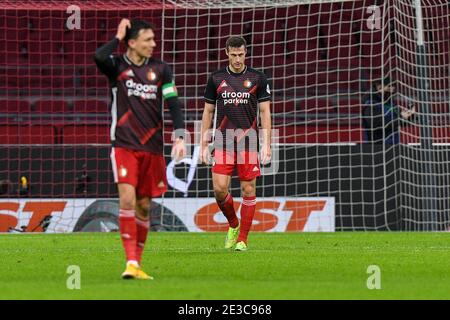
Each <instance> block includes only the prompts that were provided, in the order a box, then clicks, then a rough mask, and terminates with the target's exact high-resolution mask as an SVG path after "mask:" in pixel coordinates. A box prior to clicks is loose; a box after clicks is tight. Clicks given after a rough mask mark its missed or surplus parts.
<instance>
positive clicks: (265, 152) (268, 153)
mask: <svg viewBox="0 0 450 320" xmlns="http://www.w3.org/2000/svg"><path fill="white" fill-rule="evenodd" d="M271 158H272V149H271V148H270V144H266V143H264V144H263V146H262V148H261V164H267V163H269V162H270V159H271Z"/></svg>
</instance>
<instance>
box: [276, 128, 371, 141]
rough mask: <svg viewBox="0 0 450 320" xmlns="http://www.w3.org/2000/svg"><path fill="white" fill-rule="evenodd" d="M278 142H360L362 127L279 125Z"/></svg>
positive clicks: (361, 139)
mask: <svg viewBox="0 0 450 320" xmlns="http://www.w3.org/2000/svg"><path fill="white" fill-rule="evenodd" d="M274 129H278V130H279V137H280V143H361V142H362V141H363V129H362V128H361V127H359V126H349V125H346V126H336V125H329V126H327V125H306V126H305V125H299V126H294V125H291V126H281V127H278V128H274Z"/></svg>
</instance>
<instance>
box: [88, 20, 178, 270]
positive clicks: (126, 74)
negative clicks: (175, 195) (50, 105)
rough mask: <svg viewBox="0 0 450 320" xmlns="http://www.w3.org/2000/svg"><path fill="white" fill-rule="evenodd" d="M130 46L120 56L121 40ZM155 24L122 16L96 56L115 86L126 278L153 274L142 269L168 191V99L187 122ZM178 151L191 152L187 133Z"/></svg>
mask: <svg viewBox="0 0 450 320" xmlns="http://www.w3.org/2000/svg"><path fill="white" fill-rule="evenodd" d="M122 40H123V41H124V42H125V45H126V46H127V51H126V53H124V54H123V55H118V56H115V55H113V52H114V51H115V49H116V48H117V47H118V45H119V43H120V41H122ZM155 47H156V43H155V34H154V27H153V26H152V25H151V24H149V23H147V22H145V21H142V20H132V21H130V20H128V19H122V20H121V22H120V24H119V26H118V29H117V34H116V36H115V37H114V38H113V39H112V40H111V41H110V42H108V43H106V44H105V45H103V46H102V47H100V48H99V49H97V51H96V52H95V62H96V64H97V67H98V68H99V70H100V71H101V72H102V73H103V74H105V75H106V76H107V77H108V79H109V84H110V87H111V95H112V96H111V114H112V124H111V143H112V150H111V161H112V167H113V173H114V179H115V182H116V183H117V186H118V191H119V199H120V214H119V228H120V235H121V239H122V243H123V246H124V249H125V255H126V259H127V265H126V270H125V272H124V273H123V274H122V278H124V279H151V277H150V276H148V275H147V274H146V273H145V272H144V271H143V270H142V269H141V258H142V253H143V251H144V245H145V241H146V239H147V232H148V229H149V210H150V203H151V198H154V197H159V196H161V195H162V194H163V193H164V192H165V191H167V178H166V164H165V161H164V156H163V146H164V142H163V133H162V125H163V123H162V122H163V121H162V119H163V118H162V112H163V99H164V100H165V101H166V102H167V104H168V107H169V111H170V114H171V117H172V121H173V125H174V129H181V128H184V121H183V114H182V112H181V108H180V106H179V102H178V98H177V90H176V87H175V83H174V80H173V76H172V72H171V70H170V68H169V66H168V65H167V64H166V63H165V62H163V61H161V60H158V59H156V58H154V57H152V55H153V50H154V49H155ZM172 155H173V156H174V158H175V159H176V160H180V159H182V158H183V157H184V156H185V155H186V147H185V143H184V140H183V137H182V136H179V137H177V138H176V139H175V141H174V143H173V147H172Z"/></svg>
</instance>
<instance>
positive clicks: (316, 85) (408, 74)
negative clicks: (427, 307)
mask: <svg viewBox="0 0 450 320" xmlns="http://www.w3.org/2000/svg"><path fill="white" fill-rule="evenodd" d="M124 17H127V18H142V19H145V20H148V21H151V22H152V23H153V24H154V25H155V26H156V30H155V31H156V37H157V38H156V41H157V45H158V47H157V52H156V53H155V56H156V57H158V58H160V59H162V60H164V61H166V62H167V63H168V64H169V65H170V66H171V68H172V70H173V73H174V77H175V83H176V85H177V89H178V93H179V97H180V101H181V102H182V105H183V107H184V114H185V121H186V124H187V129H188V130H189V132H191V140H190V142H191V143H190V144H189V148H188V152H189V156H188V157H187V158H186V159H185V160H184V161H182V162H181V163H178V164H176V163H174V162H173V161H171V159H170V146H171V142H170V134H171V132H172V127H171V119H170V116H165V119H164V124H165V126H164V136H165V143H166V146H165V155H166V160H167V164H168V170H167V173H168V178H169V184H170V188H169V191H168V192H167V193H166V194H165V196H164V197H163V198H160V199H154V203H153V209H152V228H153V229H154V230H183V231H186V230H189V231H221V230H226V228H227V224H226V220H225V218H223V217H222V215H221V214H220V213H219V209H218V207H217V206H216V204H215V201H214V198H213V197H214V195H213V190H212V181H211V172H210V167H208V166H205V165H201V164H199V163H198V131H199V121H200V120H201V116H202V112H203V107H204V100H203V93H204V89H205V85H206V82H207V79H208V76H209V75H210V74H211V72H213V71H215V70H217V69H219V68H222V67H224V66H226V65H227V57H226V55H225V51H224V47H225V41H226V40H227V38H228V37H229V36H231V35H242V36H243V37H244V38H245V39H246V41H247V44H248V48H247V49H248V52H247V59H246V63H247V64H248V65H249V66H251V67H253V68H255V69H259V70H261V71H263V72H264V73H265V74H266V75H267V77H268V79H269V82H270V86H271V92H272V101H271V111H272V127H273V129H274V142H273V146H272V148H273V153H274V157H273V160H272V162H271V163H270V164H269V165H266V166H264V167H263V176H262V177H261V178H259V179H258V180H257V197H258V204H257V212H256V215H255V224H254V226H253V230H256V231H333V230H343V231H347V230H447V229H448V228H449V225H450V216H449V213H448V212H449V209H450V197H449V190H450V181H449V178H448V177H449V175H448V172H449V170H448V169H449V159H448V155H449V148H448V145H447V143H448V142H449V140H450V130H449V124H448V121H449V107H450V102H449V89H450V85H449V71H450V61H449V60H450V45H449V41H450V38H449V34H450V29H449V28H450V27H449V25H450V7H449V4H448V1H445V0H423V1H415V0H386V1H376V0H372V1H369V0H365V1H363V0H361V1H319V0H309V1H289V0H285V1H281V0H280V1H240V0H230V1H227V0H225V1H217V0H204V1H202V0H197V1H169V0H166V1H154V2H151V3H142V2H139V1H136V2H133V1H131V2H130V1H126V2H125V1H109V0H103V1H100V0H98V1H89V2H86V1H71V2H65V1H3V2H2V3H1V4H0V18H1V19H0V20H1V24H2V31H0V34H1V40H2V42H3V43H5V45H4V46H2V47H1V49H0V50H1V52H0V75H1V76H2V78H3V79H4V81H3V82H2V83H0V181H1V183H0V232H2V231H3V232H5V231H8V230H10V231H11V230H12V231H14V230H15V231H17V232H19V231H23V230H26V231H48V232H66V231H90V230H97V231H111V230H115V229H117V201H116V199H117V191H116V186H115V185H114V183H113V181H112V180H113V177H112V169H111V164H110V158H109V150H110V149H109V135H110V132H109V128H110V122H111V116H110V110H109V108H108V103H109V102H110V89H109V88H108V83H107V81H106V78H105V77H104V76H102V75H101V74H100V73H99V72H98V70H97V69H96V67H95V64H94V62H93V53H94V52H95V49H96V48H98V47H99V46H101V45H102V44H104V43H105V42H107V41H108V40H109V39H112V37H114V35H115V31H116V29H117V25H118V23H119V21H120V19H121V18H124ZM78 22H79V24H77V23H78ZM124 50H125V48H124V46H121V47H120V48H119V50H118V51H117V54H119V53H123V52H124ZM388 84H390V85H391V86H390V88H391V89H389V90H393V89H392V88H395V92H394V91H392V92H391V93H390V94H389V93H388V91H383V90H381V91H380V92H378V91H377V89H379V88H383V87H385V85H388ZM377 99H379V100H377ZM377 110H378V111H377ZM166 111H167V110H166ZM413 111H415V112H413ZM377 112H378V113H377ZM166 114H168V112H165V115H166ZM230 191H231V193H232V195H233V197H234V198H235V200H236V208H237V210H238V212H239V206H240V202H241V201H242V199H241V198H240V196H241V194H240V185H239V181H238V180H237V178H234V179H233V180H232V184H231V189H230ZM46 218H47V220H46Z"/></svg>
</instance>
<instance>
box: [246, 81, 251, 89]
mask: <svg viewBox="0 0 450 320" xmlns="http://www.w3.org/2000/svg"><path fill="white" fill-rule="evenodd" d="M251 86H252V82H251V81H250V80H249V79H247V80H245V81H244V88H247V89H249V88H250V87H251Z"/></svg>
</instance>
